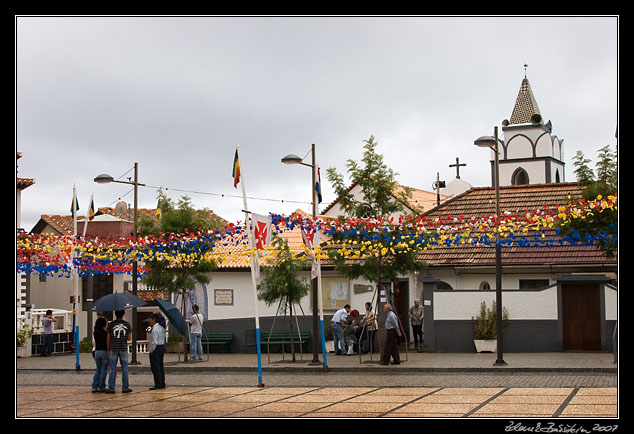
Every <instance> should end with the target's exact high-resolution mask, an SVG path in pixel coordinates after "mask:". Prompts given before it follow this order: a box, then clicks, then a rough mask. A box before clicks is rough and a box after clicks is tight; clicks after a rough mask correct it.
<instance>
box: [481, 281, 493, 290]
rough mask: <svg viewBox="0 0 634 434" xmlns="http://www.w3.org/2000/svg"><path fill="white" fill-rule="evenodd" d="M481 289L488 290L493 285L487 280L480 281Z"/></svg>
mask: <svg viewBox="0 0 634 434" xmlns="http://www.w3.org/2000/svg"><path fill="white" fill-rule="evenodd" d="M480 289H481V290H482V291H488V290H490V289H491V285H489V282H487V281H486V280H485V281H483V282H480Z"/></svg>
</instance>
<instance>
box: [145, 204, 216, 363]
mask: <svg viewBox="0 0 634 434" xmlns="http://www.w3.org/2000/svg"><path fill="white" fill-rule="evenodd" d="M159 204H160V205H159V207H160V211H161V213H160V218H159V219H157V220H155V219H151V218H148V217H144V218H142V219H141V221H140V224H139V234H140V235H141V236H148V235H151V236H155V237H162V236H163V235H164V234H167V236H166V237H165V239H164V242H165V243H169V244H170V249H169V250H170V254H169V255H167V256H165V257H161V256H159V255H152V258H161V259H152V260H150V261H148V262H147V263H146V264H145V266H146V267H147V268H148V269H149V271H148V273H147V274H146V275H145V276H143V278H142V282H143V283H145V284H146V285H147V286H149V287H151V288H156V289H161V290H165V291H168V292H170V293H179V292H180V293H181V294H182V303H181V312H182V314H183V316H185V315H186V312H185V294H186V293H187V292H189V291H193V290H194V289H195V287H196V284H207V283H209V282H210V280H211V279H210V277H209V273H210V272H212V271H214V270H215V269H216V268H217V265H216V263H215V261H214V260H213V259H211V258H209V256H208V255H207V254H208V253H209V252H211V250H212V248H213V236H212V235H211V234H210V232H213V231H215V230H217V229H220V228H221V226H220V222H219V221H218V220H216V219H214V218H213V217H212V215H211V213H210V212H209V211H207V210H195V209H193V207H192V204H191V200H190V199H189V197H187V196H183V197H181V199H180V200H179V201H178V204H177V205H176V206H175V205H174V203H173V202H172V201H171V199H169V198H167V197H166V196H165V195H164V193H163V192H162V191H159ZM157 248H160V247H157ZM185 361H187V352H185Z"/></svg>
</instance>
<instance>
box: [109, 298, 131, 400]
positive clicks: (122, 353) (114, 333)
mask: <svg viewBox="0 0 634 434" xmlns="http://www.w3.org/2000/svg"><path fill="white" fill-rule="evenodd" d="M124 314H125V311H123V310H118V311H116V312H115V317H116V319H115V320H114V321H112V322H110V323H109V324H108V327H106V332H107V333H108V336H107V347H108V351H109V352H110V375H109V376H108V388H107V389H106V393H115V392H114V390H115V379H116V372H117V360H119V361H120V363H121V381H122V388H121V392H123V393H129V392H132V389H130V383H129V382H128V341H130V340H131V339H132V326H131V325H130V323H129V322H127V321H125V320H124V319H123V315H124Z"/></svg>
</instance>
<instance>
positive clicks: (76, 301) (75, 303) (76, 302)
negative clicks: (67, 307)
mask: <svg viewBox="0 0 634 434" xmlns="http://www.w3.org/2000/svg"><path fill="white" fill-rule="evenodd" d="M70 208H71V210H72V212H73V241H74V243H73V254H72V257H73V259H76V257H77V245H76V243H77V211H78V210H79V207H78V206H77V187H76V185H75V184H73V203H72V204H71V206H70ZM73 263H74V268H75V282H74V284H75V297H74V301H73V321H74V322H75V339H74V341H75V370H76V371H79V370H81V366H80V365H79V317H78V315H77V308H78V307H79V306H78V305H79V270H78V269H77V265H76V263H75V261H74V260H73Z"/></svg>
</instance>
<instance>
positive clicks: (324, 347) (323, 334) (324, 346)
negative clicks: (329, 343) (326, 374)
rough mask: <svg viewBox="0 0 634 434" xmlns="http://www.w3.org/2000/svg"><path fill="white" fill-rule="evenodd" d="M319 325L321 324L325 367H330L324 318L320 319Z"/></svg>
mask: <svg viewBox="0 0 634 434" xmlns="http://www.w3.org/2000/svg"><path fill="white" fill-rule="evenodd" d="M319 325H320V326H321V352H322V354H323V357H324V367H326V368H328V361H327V360H326V353H327V352H328V351H326V333H325V332H324V319H323V318H321V319H320V320H319Z"/></svg>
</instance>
